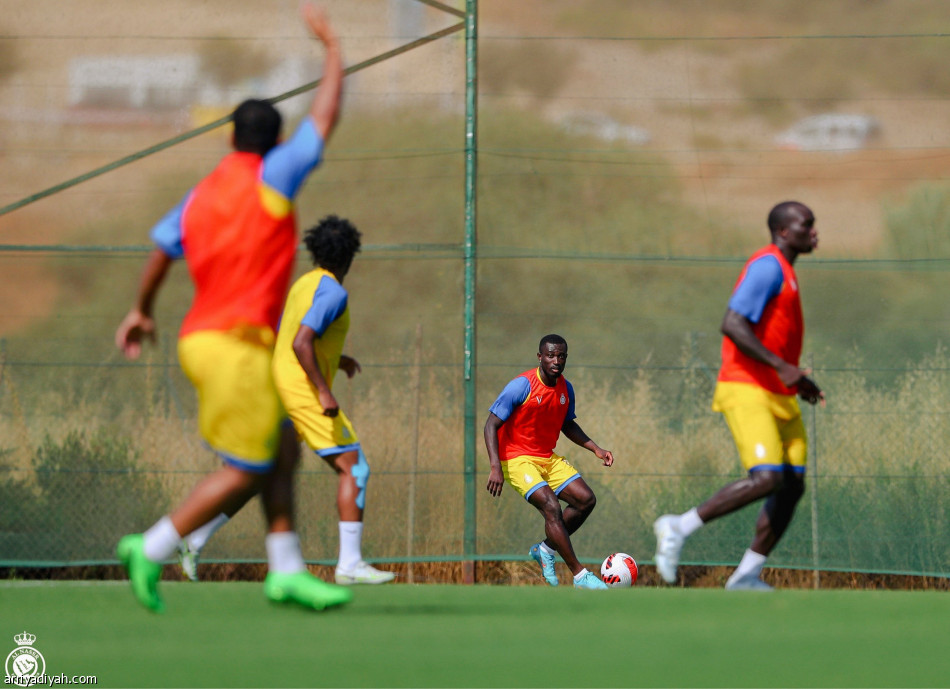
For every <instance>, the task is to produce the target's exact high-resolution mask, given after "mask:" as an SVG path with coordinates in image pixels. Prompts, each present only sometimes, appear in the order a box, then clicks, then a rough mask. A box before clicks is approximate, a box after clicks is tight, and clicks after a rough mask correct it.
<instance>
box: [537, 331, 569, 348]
mask: <svg viewBox="0 0 950 689" xmlns="http://www.w3.org/2000/svg"><path fill="white" fill-rule="evenodd" d="M549 344H552V345H564V351H565V352H566V351H567V340H565V339H564V338H563V337H561V336H560V335H555V334H553V333H552V334H550V335H545V336H544V337H542V338H541V341H540V342H539V343H538V351H539V352H543V351H544V349H545V346H546V345H549Z"/></svg>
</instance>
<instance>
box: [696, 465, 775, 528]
mask: <svg viewBox="0 0 950 689" xmlns="http://www.w3.org/2000/svg"><path fill="white" fill-rule="evenodd" d="M781 486H782V473H781V472H778V471H752V472H749V475H748V476H747V477H745V478H743V479H739V480H738V481H734V482H733V483H730V484H728V485H726V486H724V487H723V488H721V489H720V490H719V492H717V493H716V494H715V495H713V496H712V497H711V498H709V499H708V500H707V501H706V502H704V503H703V504H702V505H700V506H699V507H697V508H696V511H697V512H698V513H699V518H700V519H702V520H703V522H704V523H707V522H709V521H711V520H713V519H716V518H718V517H723V516H725V515H727V514H731V513H732V512H735V511H736V510H738V509H739V508H741V507H745V506H746V505H748V504H750V503H753V502H755V501H756V500H761V499H762V498H764V497H766V496H767V495H771V494H773V493H775V492H776V491H778V490H779V489H780V488H781Z"/></svg>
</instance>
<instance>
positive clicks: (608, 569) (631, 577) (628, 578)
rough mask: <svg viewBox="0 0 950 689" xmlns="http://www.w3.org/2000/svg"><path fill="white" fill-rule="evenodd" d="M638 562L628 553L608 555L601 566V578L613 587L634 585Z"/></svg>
mask: <svg viewBox="0 0 950 689" xmlns="http://www.w3.org/2000/svg"><path fill="white" fill-rule="evenodd" d="M637 573H638V569H637V563H636V560H634V559H633V558H632V557H630V556H629V555H627V554H626V553H613V554H612V555H608V556H607V559H606V560H604V564H602V565H601V566H600V578H601V579H603V580H604V583H605V584H607V586H609V587H611V588H625V587H627V586H633V584H634V582H635V581H636V580H637Z"/></svg>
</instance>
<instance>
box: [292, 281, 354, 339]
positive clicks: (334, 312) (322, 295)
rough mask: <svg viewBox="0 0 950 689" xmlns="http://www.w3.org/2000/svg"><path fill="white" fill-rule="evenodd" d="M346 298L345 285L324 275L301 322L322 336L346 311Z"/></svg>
mask: <svg viewBox="0 0 950 689" xmlns="http://www.w3.org/2000/svg"><path fill="white" fill-rule="evenodd" d="M346 300H347V294H346V290H345V289H343V285H341V284H340V283H338V282H336V281H335V280H332V279H330V278H328V277H326V276H324V277H323V278H322V279H321V280H320V284H318V285H317V289H316V291H315V292H314V293H313V302H311V304H310V308H309V309H308V310H307V313H305V314H304V317H303V318H301V319H300V324H301V325H306V326H307V327H309V328H312V329H313V330H314V332H316V333H317V335H318V336H320V337H322V336H323V333H325V332H326V331H327V328H328V327H330V324H331V323H332V322H333V321H335V320H336V319H337V318H339V317H340V316H342V315H343V312H344V311H346Z"/></svg>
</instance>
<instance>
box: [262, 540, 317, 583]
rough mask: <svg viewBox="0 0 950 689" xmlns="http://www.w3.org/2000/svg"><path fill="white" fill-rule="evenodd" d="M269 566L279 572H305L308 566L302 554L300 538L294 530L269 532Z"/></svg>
mask: <svg viewBox="0 0 950 689" xmlns="http://www.w3.org/2000/svg"><path fill="white" fill-rule="evenodd" d="M264 545H265V546H267V568H268V569H269V570H270V571H271V572H277V573H279V574H295V573H297V572H303V571H305V570H306V569H307V566H306V565H305V564H304V562H303V555H301V554H300V539H299V538H297V534H296V532H294V531H277V532H275V533H269V534H267V538H266V539H264Z"/></svg>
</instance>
